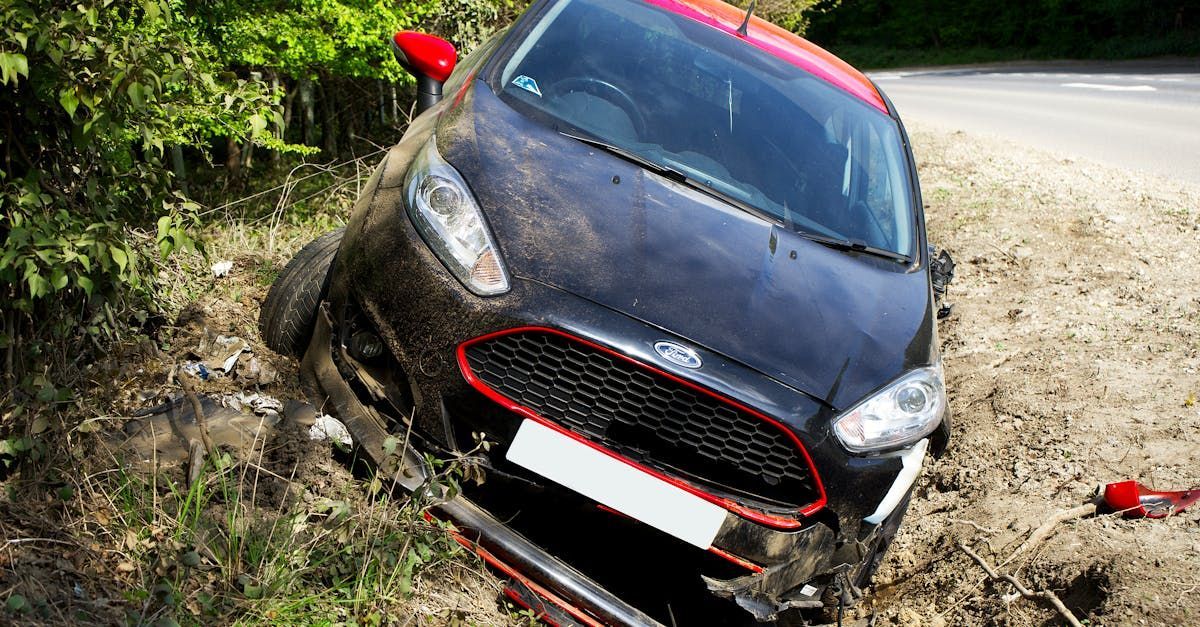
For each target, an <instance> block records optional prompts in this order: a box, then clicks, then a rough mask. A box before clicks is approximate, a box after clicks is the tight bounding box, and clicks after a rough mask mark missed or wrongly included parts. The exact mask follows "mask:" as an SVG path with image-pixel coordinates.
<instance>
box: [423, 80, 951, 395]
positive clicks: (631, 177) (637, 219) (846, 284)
mask: <svg viewBox="0 0 1200 627" xmlns="http://www.w3.org/2000/svg"><path fill="white" fill-rule="evenodd" d="M475 85H476V86H477V87H478V88H468V90H467V91H468V93H467V94H465V96H466V97H465V98H463V99H462V101H461V102H459V103H456V104H455V105H454V106H453V107H451V108H450V109H449V110H448V111H447V113H446V114H444V115H443V116H442V120H441V122H440V124H439V128H438V131H437V132H438V146H439V150H440V151H441V153H442V155H443V156H444V157H445V158H446V160H447V161H449V162H450V163H452V164H453V165H454V166H455V167H456V168H457V169H458V170H459V171H460V172H461V173H462V175H463V177H464V178H465V179H466V180H467V181H468V182H469V185H470V186H471V189H472V191H473V192H474V194H475V196H476V198H477V200H478V201H479V204H480V206H481V208H482V209H483V211H484V213H485V214H486V216H487V219H488V222H489V223H490V225H491V227H492V230H493V231H494V233H495V235H496V239H497V242H498V245H499V247H500V249H501V252H502V254H503V258H504V259H505V261H506V262H507V264H508V267H509V270H510V271H511V272H512V274H513V275H515V276H518V277H521V278H524V279H530V280H534V281H539V282H542V283H545V284H548V285H552V286H554V287H557V288H560V289H563V290H566V291H569V292H571V293H574V294H576V295H578V296H581V297H584V298H587V299H589V300H592V301H594V302H596V303H599V304H601V305H604V306H606V307H609V308H611V309H614V310H616V311H620V312H622V313H624V314H626V315H629V316H632V317H634V318H637V319H639V320H641V321H643V322H646V323H648V324H651V325H654V326H657V327H659V328H662V329H664V330H666V331H669V332H670V333H672V334H675V335H676V336H678V337H681V338H684V339H686V340H688V341H690V342H693V343H695V344H696V345H700V346H703V347H705V348H707V349H709V350H711V351H715V352H718V353H721V354H723V355H724V356H726V357H728V358H730V359H732V360H735V361H739V362H741V363H743V364H745V365H747V366H749V367H751V368H754V369H756V370H758V371H759V372H761V373H763V374H764V375H766V376H768V377H771V378H773V379H775V380H777V381H779V382H781V383H783V384H785V385H788V386H790V387H793V388H795V389H798V390H800V391H802V392H804V393H806V394H808V395H810V396H813V397H815V398H818V399H821V400H823V401H825V402H827V403H829V404H830V405H831V406H833V407H834V408H835V409H844V408H847V407H848V406H849V405H851V404H853V403H854V402H856V401H858V400H859V399H861V398H863V397H864V396H865V395H867V394H869V393H870V392H871V391H873V390H875V389H877V388H879V387H880V386H882V385H884V384H886V383H887V382H888V381H890V380H892V379H893V378H895V377H896V376H898V375H900V374H901V373H902V372H904V371H905V370H907V369H908V368H911V367H914V366H916V365H924V364H928V363H929V361H930V358H931V351H932V346H933V335H932V334H933V322H932V320H933V317H932V304H931V296H930V291H929V283H928V278H927V277H926V274H925V273H924V272H919V271H910V270H909V269H907V268H905V267H903V266H902V265H901V264H897V263H895V262H893V261H890V260H884V259H878V258H875V257H870V256H866V255H860V254H851V253H846V252H844V251H838V250H834V249H830V248H827V247H825V246H822V245H819V244H815V243H813V242H810V241H808V240H806V239H804V238H801V237H799V236H797V235H796V234H794V233H792V232H791V231H789V230H788V229H786V228H784V227H781V226H779V225H775V224H772V223H769V222H767V221H764V220H762V219H760V218H758V217H755V216H752V215H750V214H747V213H745V212H743V211H741V210H738V209H736V208H734V207H730V206H728V205H726V204H725V203H723V202H721V201H719V200H716V199H714V198H712V197H710V196H708V195H706V194H703V193H701V192H697V191H695V190H693V189H691V188H688V187H686V186H684V185H681V184H678V183H676V182H674V181H671V180H669V179H665V178H663V177H660V176H657V175H655V174H652V173H649V172H647V171H646V170H644V169H643V168H641V167H639V166H637V165H635V164H632V163H629V162H627V161H625V160H623V159H620V158H618V157H615V156H613V155H610V154H608V153H606V152H604V151H602V150H599V149H596V148H593V147H591V146H588V145H585V144H583V143H581V142H579V141H576V140H574V139H571V138H568V137H564V136H562V135H560V134H559V133H557V132H555V131H553V130H552V129H549V128H547V127H545V126H543V125H541V124H538V123H535V122H533V121H531V120H529V119H527V118H525V117H524V116H522V115H521V114H519V113H518V112H516V111H514V110H513V109H512V108H510V107H509V106H508V105H506V104H505V103H504V102H502V101H501V100H500V99H499V98H497V97H496V96H495V94H493V93H492V92H491V90H490V89H488V88H487V86H486V85H485V84H482V83H478V82H477V83H475ZM463 95H464V94H460V97H462V96H463ZM664 337H667V336H665V335H664Z"/></svg>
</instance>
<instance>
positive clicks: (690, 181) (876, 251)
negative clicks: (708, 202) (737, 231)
mask: <svg viewBox="0 0 1200 627" xmlns="http://www.w3.org/2000/svg"><path fill="white" fill-rule="evenodd" d="M558 133H559V134H560V135H562V136H564V137H570V138H571V139H574V140H576V141H579V142H583V143H585V144H587V145H589V146H593V147H595V148H599V149H601V150H603V151H605V152H608V153H610V154H612V155H615V156H617V157H620V158H622V159H624V160H626V161H629V162H630V163H633V164H635V165H640V166H642V167H643V168H646V169H647V170H650V171H651V172H654V173H655V174H659V175H661V176H665V177H666V178H669V179H671V180H673V181H675V182H677V183H682V184H684V185H687V186H688V187H690V188H692V189H694V190H696V191H698V192H701V193H703V194H706V195H708V196H711V197H713V198H716V199H717V200H720V201H721V202H723V203H725V204H727V205H729V206H731V207H734V208H736V209H741V210H742V211H745V212H746V213H749V214H750V215H753V216H755V217H758V218H761V219H763V220H766V221H767V222H773V223H776V224H778V223H780V222H784V223H785V226H787V227H788V228H789V229H790V230H792V231H793V232H795V233H796V234H797V235H799V236H800V237H803V238H805V239H808V240H811V241H814V242H817V243H818V244H823V245H825V246H828V247H830V248H834V249H837V250H846V251H851V252H856V253H866V254H868V255H874V256H876V257H883V258H884V259H891V260H893V261H903V262H905V263H907V262H909V261H911V259H910V258H909V257H908V256H906V255H901V254H899V253H896V252H893V251H890V250H887V249H884V248H875V247H874V246H868V245H867V244H866V242H863V241H862V240H851V239H841V238H837V237H829V236H827V235H820V234H818V233H813V232H811V231H803V230H800V229H796V228H794V225H792V224H787V223H789V222H791V220H783V219H781V218H780V217H779V216H777V215H775V214H773V213H770V212H768V211H764V210H762V209H759V208H758V207H755V206H754V205H751V204H749V203H747V202H745V201H743V200H741V199H740V198H737V197H734V196H730V195H729V194H726V193H725V192H723V191H721V190H719V189H717V188H715V187H713V186H712V185H708V184H706V183H704V182H703V181H700V180H697V179H694V178H691V177H690V176H688V175H686V174H684V173H683V172H680V171H679V170H676V169H674V168H671V167H669V166H665V165H663V164H661V163H655V162H654V161H651V160H649V159H647V158H645V157H643V156H641V155H639V154H637V153H634V152H630V151H628V150H626V149H624V148H621V147H620V146H614V145H613V144H610V143H608V142H606V141H604V140H602V139H598V138H596V137H588V136H586V135H576V134H574V133H568V132H566V131H559V132H558Z"/></svg>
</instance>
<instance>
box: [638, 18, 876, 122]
mask: <svg viewBox="0 0 1200 627" xmlns="http://www.w3.org/2000/svg"><path fill="white" fill-rule="evenodd" d="M646 2H648V3H649V4H652V5H654V6H657V7H661V8H663V9H666V10H668V11H671V12H672V13H677V14H679V15H683V16H684V17H688V18H691V19H693V20H696V21H698V22H701V23H703V24H707V25H709V26H712V27H713V28H716V29H718V30H722V31H724V32H726V33H729V34H730V35H731V36H733V37H737V38H739V39H744V40H746V42H747V43H749V44H750V45H752V46H754V47H756V48H758V49H760V50H763V51H764V52H767V53H768V54H771V55H774V56H776V57H779V58H780V59H783V60H784V61H787V62H789V63H792V64H794V65H796V66H799V67H800V68H802V69H804V70H805V71H807V72H809V73H811V74H813V75H815V76H817V77H818V78H821V79H823V80H825V81H826V82H828V83H830V84H832V85H835V86H837V87H839V88H841V89H842V90H844V91H847V92H849V93H850V94H852V95H854V96H855V97H857V98H858V99H860V100H862V101H863V102H866V103H867V104H869V105H871V106H873V107H875V108H876V109H879V110H880V111H883V112H884V113H888V107H887V104H886V103H885V102H884V100H883V96H881V95H880V94H879V92H878V91H877V90H876V89H875V86H874V85H873V84H871V81H870V79H868V78H867V77H866V76H864V75H863V73H862V72H859V71H858V70H856V69H854V68H853V67H851V66H850V64H848V63H846V62H845V61H842V60H841V59H839V58H837V57H836V56H834V55H833V54H832V53H830V52H829V51H828V50H825V49H824V48H821V47H820V46H818V45H816V44H814V43H812V42H811V41H808V40H807V39H805V38H803V37H801V36H799V35H797V34H795V33H793V32H790V31H788V30H785V29H783V28H780V27H779V26H776V25H774V24H772V23H770V22H768V21H766V20H764V19H761V18H759V17H757V16H753V17H751V18H750V24H749V27H748V28H747V35H746V36H745V37H743V36H742V35H740V34H739V33H738V32H737V30H738V27H739V26H741V25H742V21H743V20H745V18H746V11H745V9H739V8H737V7H735V6H733V5H729V4H726V3H724V2H721V0H646Z"/></svg>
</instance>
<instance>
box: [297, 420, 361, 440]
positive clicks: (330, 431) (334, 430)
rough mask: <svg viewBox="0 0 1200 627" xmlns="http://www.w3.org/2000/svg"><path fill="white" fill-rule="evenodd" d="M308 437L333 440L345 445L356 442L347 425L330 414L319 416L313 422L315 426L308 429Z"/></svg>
mask: <svg viewBox="0 0 1200 627" xmlns="http://www.w3.org/2000/svg"><path fill="white" fill-rule="evenodd" d="M308 438H309V439H310V440H318V441H320V440H333V441H334V442H337V443H339V444H342V445H343V446H350V445H351V444H353V443H354V440H353V439H351V438H350V431H349V430H347V429H346V425H344V424H342V423H341V421H340V420H338V419H337V418H334V417H333V416H330V415H328V414H321V415H319V416H317V418H316V420H315V421H314V422H313V426H311V427H309V429H308Z"/></svg>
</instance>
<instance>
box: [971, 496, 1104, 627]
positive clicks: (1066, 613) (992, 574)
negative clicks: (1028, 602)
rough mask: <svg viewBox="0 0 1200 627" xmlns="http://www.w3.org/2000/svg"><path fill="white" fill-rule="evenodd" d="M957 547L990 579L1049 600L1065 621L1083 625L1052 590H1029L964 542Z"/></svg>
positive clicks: (1028, 597)
mask: <svg viewBox="0 0 1200 627" xmlns="http://www.w3.org/2000/svg"><path fill="white" fill-rule="evenodd" d="M1093 509H1095V507H1094V506H1093ZM958 548H960V549H962V550H963V552H964V553H966V554H967V555H970V556H971V559H973V560H975V563H977V564H979V567H980V568H982V569H983V571H984V572H985V573H987V576H988V578H989V579H992V580H993V581H996V580H1001V581H1007V582H1008V583H1010V584H1012V586H1013V587H1014V588H1016V589H1017V592H1019V593H1020V594H1021V596H1023V597H1025V598H1027V599H1042V600H1044V601H1049V602H1050V604H1051V605H1053V606H1054V609H1056V610H1058V613H1059V614H1061V615H1062V617H1063V618H1065V619H1066V621H1067V622H1068V623H1070V624H1071V627H1083V624H1082V623H1080V622H1079V619H1077V618H1075V614H1073V613H1071V610H1069V609H1067V606H1065V605H1063V602H1062V600H1061V599H1059V598H1058V595H1057V594H1054V592H1053V591H1050V590H1044V591H1038V592H1034V591H1032V590H1030V589H1029V588H1026V587H1025V586H1024V585H1022V584H1021V582H1020V581H1018V580H1017V578H1016V577H1013V576H1012V575H1008V574H1005V575H1001V574H999V573H997V572H996V571H995V570H994V569H993V568H992V567H991V565H990V564H988V563H987V560H985V559H983V558H982V557H980V556H979V554H978V553H976V552H975V551H972V550H971V549H970V547H968V546H967V545H966V543H963V542H959V543H958Z"/></svg>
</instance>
